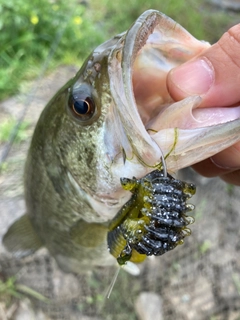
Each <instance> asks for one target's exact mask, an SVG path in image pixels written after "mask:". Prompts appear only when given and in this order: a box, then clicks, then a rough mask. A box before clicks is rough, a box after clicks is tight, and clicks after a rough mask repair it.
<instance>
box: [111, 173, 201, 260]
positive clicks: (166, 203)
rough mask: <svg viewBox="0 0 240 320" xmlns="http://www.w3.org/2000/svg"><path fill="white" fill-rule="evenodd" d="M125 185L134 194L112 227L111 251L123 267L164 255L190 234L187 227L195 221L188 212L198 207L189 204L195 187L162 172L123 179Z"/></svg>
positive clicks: (122, 182)
mask: <svg viewBox="0 0 240 320" xmlns="http://www.w3.org/2000/svg"><path fill="white" fill-rule="evenodd" d="M121 184H122V186H123V188H124V189H125V190H129V191H131V192H132V193H133V195H132V197H131V199H130V200H129V201H128V202H127V203H126V204H125V205H124V206H123V208H122V209H121V210H120V211H119V212H118V214H117V215H116V217H115V219H113V221H112V223H111V225H110V227H109V229H110V231H109V232H108V246H109V250H110V253H111V254H112V255H113V256H114V257H115V258H116V259H117V261H118V263H119V265H124V264H125V263H126V262H127V261H131V262H135V263H139V262H142V261H144V260H145V258H146V257H147V256H151V255H155V256H159V255H162V254H164V253H166V252H168V251H169V250H172V249H174V248H175V247H176V246H177V245H179V244H182V243H183V240H184V238H185V237H186V236H188V235H190V233H191V231H190V229H189V228H187V226H188V225H189V224H191V223H193V222H194V219H193V218H192V217H190V216H187V215H186V213H187V212H188V211H192V210H193V209H194V206H193V205H192V204H188V203H186V201H187V200H188V199H189V198H191V197H192V195H194V194H195V191H196V188H195V186H194V185H193V184H191V183H186V182H183V181H180V180H177V179H174V178H173V177H172V176H171V175H170V174H167V175H165V174H164V172H163V171H161V170H154V171H152V172H151V173H149V174H147V175H146V176H145V177H143V178H141V179H136V178H134V177H133V178H132V179H128V178H122V179H121Z"/></svg>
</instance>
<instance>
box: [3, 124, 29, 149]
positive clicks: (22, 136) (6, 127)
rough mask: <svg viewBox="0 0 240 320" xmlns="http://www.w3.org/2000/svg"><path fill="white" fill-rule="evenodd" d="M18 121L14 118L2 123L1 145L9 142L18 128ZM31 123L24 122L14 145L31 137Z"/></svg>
mask: <svg viewBox="0 0 240 320" xmlns="http://www.w3.org/2000/svg"><path fill="white" fill-rule="evenodd" d="M16 125H17V121H16V120H15V119H13V118H9V119H6V120H4V121H2V122H0V144H1V143H3V142H7V141H9V138H10V135H11V133H12V131H13V129H14V128H15V127H16ZM28 129H29V123H28V122H26V121H23V122H22V123H21V125H20V127H19V129H18V132H17V135H16V138H15V139H14V143H20V142H22V141H24V140H26V139H27V138H28V137H29V134H28Z"/></svg>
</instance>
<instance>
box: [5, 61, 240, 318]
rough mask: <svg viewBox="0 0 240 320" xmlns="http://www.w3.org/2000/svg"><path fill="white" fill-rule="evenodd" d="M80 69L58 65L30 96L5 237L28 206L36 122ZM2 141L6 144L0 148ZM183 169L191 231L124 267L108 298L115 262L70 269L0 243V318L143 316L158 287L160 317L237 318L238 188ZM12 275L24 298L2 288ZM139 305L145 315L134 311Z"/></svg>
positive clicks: (14, 108) (11, 110)
mask: <svg viewBox="0 0 240 320" xmlns="http://www.w3.org/2000/svg"><path fill="white" fill-rule="evenodd" d="M75 71H76V69H75V68H74V67H62V68H59V69H58V70H57V71H56V72H55V73H53V74H51V75H49V76H47V77H46V78H44V79H43V80H42V81H41V84H38V89H37V91H36V92H35V94H34V96H33V97H32V98H31V101H30V103H29V102H27V105H28V111H27V114H26V120H27V121H28V122H29V124H30V125H29V128H28V132H27V133H28V138H26V139H25V140H24V141H23V142H21V143H20V144H14V145H13V148H12V149H11V152H10V154H9V156H8V158H7V165H6V166H5V167H4V170H3V172H2V173H1V176H0V240H1V237H2V236H3V234H4V233H5V232H6V230H7V228H8V226H9V225H10V224H11V223H12V222H13V221H14V220H15V219H17V218H18V217H19V216H21V215H22V214H23V213H24V211H25V204H24V199H23V179H22V176H23V167H24V161H25V158H26V153H27V149H28V145H29V142H30V137H31V134H32V132H33V129H34V125H35V123H36V121H37V119H38V117H39V114H40V112H41V110H42V108H43V107H44V106H45V104H46V102H47V101H48V100H49V99H50V98H51V96H52V95H53V94H54V92H56V91H57V89H58V88H59V87H61V86H62V85H63V84H64V83H65V82H66V81H67V79H69V78H71V77H72V76H73V75H74V73H75ZM35 85H36V84H33V86H34V87H35ZM26 99H27V100H28V99H29V98H26V97H25V96H23V95H22V96H20V97H13V98H11V99H8V100H7V101H4V102H3V103H1V104H0V119H1V120H0V121H1V122H2V121H4V119H8V118H10V117H16V118H18V117H19V116H20V114H21V112H22V110H23V108H24V107H25V106H26V101H27V100H26ZM3 149H4V144H2V145H0V152H2V151H3ZM179 174H180V177H181V178H182V179H183V180H187V181H189V182H193V183H195V184H196V186H197V194H196V196H195V197H194V198H193V200H192V201H191V203H194V204H195V205H196V209H195V211H194V213H193V214H192V215H193V216H194V217H195V223H194V224H193V225H192V226H191V230H192V235H191V236H190V237H188V238H187V239H186V240H185V243H184V244H183V245H182V246H179V247H177V248H176V249H175V250H173V251H172V252H169V253H167V254H165V255H163V256H161V257H158V258H153V259H148V260H147V261H146V262H145V263H144V264H143V265H142V266H141V274H140V276H138V277H134V276H131V275H129V274H127V273H125V272H124V271H121V272H120V274H119V277H118V279H117V282H116V285H115V287H114V289H113V292H112V294H111V296H110V298H109V299H105V291H106V289H107V288H108V286H109V284H110V282H111V279H112V277H113V274H114V272H115V268H110V269H101V268H99V269H97V270H95V271H94V272H93V273H91V274H89V275H84V276H76V275H74V274H65V273H63V272H62V271H61V270H59V268H58V267H57V265H56V263H55V261H54V259H53V258H52V257H51V256H49V254H48V252H47V250H46V249H43V250H40V251H39V252H37V253H36V254H34V255H33V256H31V257H29V258H26V259H22V260H18V259H16V258H13V257H12V256H11V255H10V254H9V253H7V252H6V251H5V250H4V248H3V246H2V245H1V244H0V280H1V281H2V282H0V319H1V320H5V319H6V320H7V319H18V320H22V319H39V320H40V319H41V320H45V319H57V320H58V319H66V320H72V319H73V320H74V319H83V320H97V319H103V320H105V319H106V320H111V319H114V320H115V319H116V320H125V319H126V320H129V319H130V320H131V319H141V320H142V319H144V320H146V319H150V318H147V316H144V314H145V312H147V311H148V309H150V305H151V303H149V304H148V306H146V305H145V300H146V299H147V298H145V299H142V297H143V293H145V296H144V297H147V296H148V295H147V294H149V295H150V294H153V293H154V294H155V297H157V300H156V301H158V302H157V303H156V305H155V307H157V308H158V309H159V310H158V312H159V319H164V320H173V319H178V320H204V319H211V320H227V319H229V320H239V319H240V242H239V238H240V228H239V226H240V212H239V208H240V189H239V188H237V187H234V186H230V185H227V184H225V183H224V182H222V181H221V180H219V179H206V178H203V177H201V176H199V175H197V174H196V173H195V172H193V171H192V170H191V169H185V170H183V171H182V172H180V173H179ZM12 276H15V278H16V283H15V287H14V290H13V291H14V292H21V293H22V295H21V297H20V298H16V297H13V293H12V291H11V290H6V289H5V291H4V290H3V289H1V284H2V283H3V282H4V283H6V280H7V279H13V278H12ZM21 286H25V287H24V288H26V287H27V288H31V289H33V290H35V291H36V292H38V293H40V294H42V295H44V296H45V297H47V298H48V299H49V300H48V302H42V301H41V300H40V298H39V297H35V298H34V297H33V294H31V293H28V294H26V290H25V291H24V290H22V288H23V287H21ZM1 290H2V291H1ZM23 291H24V292H25V293H23ZM1 292H3V293H1ZM139 299H140V300H139ZM141 299H142V300H141ZM153 300H154V299H151V301H152V302H153ZM136 301H137V302H136ZM139 305H140V307H139ZM139 308H140V310H141V311H139ZM141 308H142V309H141ZM139 312H140V313H141V315H137V314H139Z"/></svg>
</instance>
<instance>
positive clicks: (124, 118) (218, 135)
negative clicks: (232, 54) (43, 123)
mask: <svg viewBox="0 0 240 320" xmlns="http://www.w3.org/2000/svg"><path fill="white" fill-rule="evenodd" d="M209 46H210V45H209V44H208V43H206V42H203V41H198V40H197V39H195V38H194V37H193V36H192V35H190V34H189V33H188V32H187V31H186V30H185V29H184V28H182V27H181V26H180V25H178V24H177V23H176V22H174V21H173V20H171V19H170V18H169V17H167V16H165V15H164V14H162V13H160V12H158V11H155V10H149V11H146V12H145V13H143V14H142V15H141V16H140V17H139V18H138V19H137V21H136V22H135V23H134V24H133V25H132V26H131V28H130V29H129V30H128V31H127V32H124V33H122V34H120V35H118V36H116V37H114V38H113V39H111V40H109V41H107V42H105V43H103V44H102V45H100V46H99V47H97V48H96V49H95V50H94V51H93V53H92V54H91V55H90V56H89V57H88V59H87V60H86V62H85V64H84V65H83V67H82V68H81V70H80V71H79V72H78V73H77V75H76V77H75V78H74V79H73V80H72V81H71V82H70V83H68V84H67V85H66V86H65V87H64V88H63V89H62V91H61V92H62V93H61V92H60V94H58V99H64V101H63V104H62V105H63V107H62V113H59V115H60V114H61V116H60V118H59V123H60V124H59V126H58V128H57V130H56V132H55V134H54V139H55V140H56V144H57V150H58V152H59V154H61V156H60V158H61V163H62V165H63V166H64V167H65V168H66V170H67V172H68V177H69V179H70V180H71V182H72V183H73V184H74V185H75V186H76V189H78V193H79V194H80V195H81V196H82V197H83V198H84V199H85V200H86V201H87V202H88V203H89V204H90V205H91V207H92V208H93V209H94V211H95V212H97V213H98V215H99V216H100V217H101V219H102V220H103V221H104V220H105V221H107V220H110V219H112V218H113V216H114V215H115V214H116V213H117V212H118V210H119V209H120V208H121V207H122V206H123V204H124V203H125V202H126V201H127V200H128V199H129V198H130V193H129V192H127V191H125V190H123V188H122V187H121V184H120V178H121V177H127V178H132V177H133V176H135V177H137V178H139V177H142V176H144V175H146V174H147V173H148V172H150V171H152V170H154V168H156V167H159V166H161V165H162V166H163V167H164V166H165V163H164V161H163V158H165V162H166V167H167V170H168V171H170V172H171V171H176V170H178V169H181V168H183V167H186V166H189V165H192V164H194V163H196V162H199V161H201V160H203V159H205V158H207V157H209V156H211V155H213V154H215V153H217V152H219V151H221V150H222V149H224V148H226V147H228V146H229V145H231V144H233V143H234V142H236V141H237V140H238V139H239V129H238V128H239V127H240V126H239V123H240V120H239V115H238V113H240V111H239V108H235V110H237V111H236V112H235V111H234V112H229V110H230V109H229V108H228V109H227V108H226V110H222V109H221V110H220V111H219V109H217V108H210V109H206V108H204V109H203V108H199V106H200V104H201V97H198V96H193V97H189V98H186V99H184V100H182V101H180V102H174V101H173V100H172V98H171V97H170V95H169V93H168V90H167V85H166V78H167V74H168V72H169V71H170V70H171V69H172V68H174V67H176V66H178V65H180V64H182V63H184V62H186V61H188V60H190V59H192V58H194V57H195V56H197V55H199V54H200V53H201V52H203V51H204V50H206V49H207V48H209ZM61 97H62V98H61ZM58 105H59V104H58ZM56 123H57V122H56V121H55V122H54V124H53V126H56ZM85 218H86V217H85ZM86 219H87V218H86Z"/></svg>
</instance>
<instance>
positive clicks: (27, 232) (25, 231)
mask: <svg viewBox="0 0 240 320" xmlns="http://www.w3.org/2000/svg"><path fill="white" fill-rule="evenodd" d="M3 244H4V246H5V248H6V249H7V250H8V251H9V252H11V253H12V254H13V255H14V256H16V257H17V258H23V257H26V256H28V255H30V254H32V253H34V252H35V251H37V250H38V249H39V248H40V247H42V242H41V240H40V239H39V237H38V235H37V234H36V232H35V230H34V229H33V226H32V224H31V222H30V219H29V217H28V216H27V215H26V214H25V215H23V216H22V217H21V218H20V219H18V220H17V221H15V222H14V223H13V224H12V225H11V226H10V227H9V229H8V231H7V233H6V234H5V235H4V237H3Z"/></svg>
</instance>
